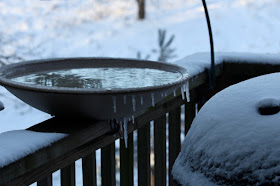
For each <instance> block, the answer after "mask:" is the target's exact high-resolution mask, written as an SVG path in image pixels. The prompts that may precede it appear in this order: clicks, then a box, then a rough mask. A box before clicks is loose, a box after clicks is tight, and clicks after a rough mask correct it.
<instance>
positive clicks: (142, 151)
mask: <svg viewBox="0 0 280 186" xmlns="http://www.w3.org/2000/svg"><path fill="white" fill-rule="evenodd" d="M150 137H151V136H150V124H147V125H145V126H144V127H142V128H139V129H138V133H137V145H138V156H137V157H138V185H143V186H148V185H151V165H150V152H151V146H150Z"/></svg>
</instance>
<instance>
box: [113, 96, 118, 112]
mask: <svg viewBox="0 0 280 186" xmlns="http://www.w3.org/2000/svg"><path fill="white" fill-rule="evenodd" d="M113 109H114V113H116V112H117V97H116V96H113Z"/></svg>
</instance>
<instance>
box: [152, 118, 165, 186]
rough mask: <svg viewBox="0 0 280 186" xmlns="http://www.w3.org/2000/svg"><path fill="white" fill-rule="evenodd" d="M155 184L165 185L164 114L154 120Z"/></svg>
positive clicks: (158, 185) (157, 185)
mask: <svg viewBox="0 0 280 186" xmlns="http://www.w3.org/2000/svg"><path fill="white" fill-rule="evenodd" d="M154 152H155V167H154V168H155V169H154V170H155V179H154V180H155V186H165V185H166V114H164V115H163V116H161V117H160V118H158V119H155V120H154Z"/></svg>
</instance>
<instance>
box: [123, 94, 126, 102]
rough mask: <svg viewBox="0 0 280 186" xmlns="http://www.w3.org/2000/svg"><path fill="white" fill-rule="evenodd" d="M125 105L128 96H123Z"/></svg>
mask: <svg viewBox="0 0 280 186" xmlns="http://www.w3.org/2000/svg"><path fill="white" fill-rule="evenodd" d="M123 104H126V96H123Z"/></svg>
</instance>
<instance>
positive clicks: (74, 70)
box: [0, 58, 189, 120]
mask: <svg viewBox="0 0 280 186" xmlns="http://www.w3.org/2000/svg"><path fill="white" fill-rule="evenodd" d="M188 78H189V74H188V73H187V71H186V70H185V69H184V68H182V67H179V66H176V65H173V64H168V63H162V62H153V61H146V60H145V61H144V60H132V59H112V58H63V59H47V60H34V61H27V62H22V63H16V64H11V65H6V66H3V67H1V68H0V84H1V85H3V86H4V87H5V88H6V89H8V90H9V91H10V92H11V93H12V94H14V95H15V96H17V97H18V98H19V99H21V100H22V101H24V102H25V103H27V104H29V105H31V106H32V107H35V108H37V109H39V110H41V111H43V112H46V113H49V114H51V115H55V116H57V117H67V118H71V117H83V118H88V119H95V120H107V119H119V118H125V117H131V116H136V115H137V114H139V113H140V112H143V111H145V109H147V108H149V107H151V106H154V105H155V104H156V103H157V102H158V101H160V100H162V99H164V97H166V96H168V95H170V94H171V93H173V92H174V93H175V91H176V90H177V89H178V88H180V87H184V86H185V85H186V83H188Z"/></svg>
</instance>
